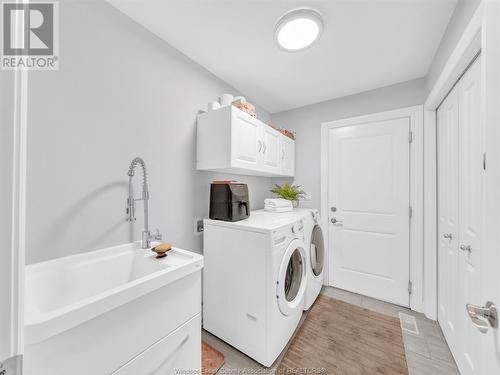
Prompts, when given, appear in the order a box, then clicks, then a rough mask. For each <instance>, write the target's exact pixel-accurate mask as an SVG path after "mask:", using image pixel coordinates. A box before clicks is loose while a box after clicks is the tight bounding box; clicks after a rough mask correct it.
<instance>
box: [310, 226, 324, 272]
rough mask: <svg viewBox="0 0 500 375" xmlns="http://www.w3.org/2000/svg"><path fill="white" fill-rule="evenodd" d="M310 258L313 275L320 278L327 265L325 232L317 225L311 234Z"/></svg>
mask: <svg viewBox="0 0 500 375" xmlns="http://www.w3.org/2000/svg"><path fill="white" fill-rule="evenodd" d="M309 256H310V259H309V260H310V261H311V270H312V272H313V275H314V276H316V277H318V276H320V275H321V272H323V267H324V265H325V242H324V240H323V231H322V230H321V227H320V226H319V225H317V224H316V225H315V226H314V228H313V230H312V233H311V251H309Z"/></svg>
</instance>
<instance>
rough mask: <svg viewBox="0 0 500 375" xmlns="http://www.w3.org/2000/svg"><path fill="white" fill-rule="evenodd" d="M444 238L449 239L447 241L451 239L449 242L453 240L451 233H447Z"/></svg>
mask: <svg viewBox="0 0 500 375" xmlns="http://www.w3.org/2000/svg"><path fill="white" fill-rule="evenodd" d="M443 237H444V238H447V239H449V240H451V239H453V236H452V234H451V233H445V234H443Z"/></svg>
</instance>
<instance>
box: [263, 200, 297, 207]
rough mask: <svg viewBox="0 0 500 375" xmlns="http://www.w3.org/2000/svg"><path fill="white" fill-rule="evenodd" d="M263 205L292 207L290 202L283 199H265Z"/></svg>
mask: <svg viewBox="0 0 500 375" xmlns="http://www.w3.org/2000/svg"><path fill="white" fill-rule="evenodd" d="M264 205H265V206H267V207H290V208H292V207H293V205H292V201H289V200H288V199H283V198H267V199H265V200H264Z"/></svg>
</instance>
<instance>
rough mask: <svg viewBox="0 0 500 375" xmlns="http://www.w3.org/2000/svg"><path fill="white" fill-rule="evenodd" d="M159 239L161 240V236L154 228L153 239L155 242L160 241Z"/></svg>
mask: <svg viewBox="0 0 500 375" xmlns="http://www.w3.org/2000/svg"><path fill="white" fill-rule="evenodd" d="M161 238H162V236H161V233H160V230H159V229H158V228H156V233H155V234H153V239H154V240H155V241H160V240H161Z"/></svg>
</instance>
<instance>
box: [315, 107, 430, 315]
mask: <svg viewBox="0 0 500 375" xmlns="http://www.w3.org/2000/svg"><path fill="white" fill-rule="evenodd" d="M422 110H423V107H422V106H414V107H408V108H400V109H396V110H392V111H386V112H379V113H374V114H370V115H366V116H359V117H353V118H348V119H343V120H338V121H332V122H325V123H322V124H321V216H322V220H323V223H322V224H323V227H324V228H328V227H329V226H328V217H329V214H328V193H327V192H328V130H329V129H332V128H337V127H343V126H351V125H358V124H361V123H367V122H374V121H384V120H390V119H395V118H405V117H408V118H409V119H410V129H411V131H412V132H413V142H412V144H411V146H410V163H411V165H410V205H411V206H412V208H413V216H412V219H411V221H410V281H411V282H412V285H413V292H412V294H411V295H410V308H411V309H413V310H415V311H419V312H421V311H423V296H424V293H423V280H424V257H423V241H424V238H423V233H424V232H423V201H424V199H423V188H424V185H423V173H424V171H423V165H424V162H423V151H424V148H423V147H424V134H423V111H422ZM323 232H324V236H325V241H326V243H327V248H328V251H327V265H328V266H327V269H326V272H325V274H326V275H327V276H326V279H325V282H326V283H327V284H328V285H330V284H331V279H332V278H331V274H330V273H331V269H330V267H329V265H330V264H331V254H330V246H329V245H328V244H329V238H328V237H329V231H328V230H327V229H325V230H324V231H323Z"/></svg>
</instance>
